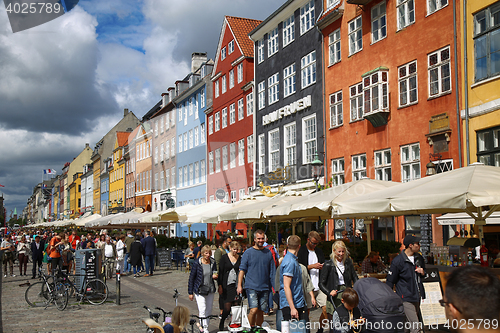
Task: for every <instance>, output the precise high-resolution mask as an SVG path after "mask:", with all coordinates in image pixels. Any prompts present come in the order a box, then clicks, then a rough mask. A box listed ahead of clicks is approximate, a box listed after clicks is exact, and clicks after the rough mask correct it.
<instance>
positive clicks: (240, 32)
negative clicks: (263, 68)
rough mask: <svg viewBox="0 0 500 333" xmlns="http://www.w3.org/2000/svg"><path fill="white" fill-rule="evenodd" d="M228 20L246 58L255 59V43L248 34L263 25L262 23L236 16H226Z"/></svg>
mask: <svg viewBox="0 0 500 333" xmlns="http://www.w3.org/2000/svg"><path fill="white" fill-rule="evenodd" d="M226 19H227V22H228V23H229V26H230V27H231V30H232V31H233V34H234V37H235V38H236V41H237V42H238V44H239V45H240V47H241V51H242V52H243V55H244V56H245V57H253V42H252V40H251V39H250V37H249V36H248V34H249V33H250V31H252V30H253V29H255V28H256V27H257V26H258V25H259V24H261V23H262V21H260V20H253V19H247V18H241V17H234V16H226Z"/></svg>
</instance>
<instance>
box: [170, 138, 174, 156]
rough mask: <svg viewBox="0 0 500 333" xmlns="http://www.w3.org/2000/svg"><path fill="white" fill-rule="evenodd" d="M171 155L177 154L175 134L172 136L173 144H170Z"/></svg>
mask: <svg viewBox="0 0 500 333" xmlns="http://www.w3.org/2000/svg"><path fill="white" fill-rule="evenodd" d="M170 155H171V156H172V157H174V156H175V136H174V137H173V138H172V145H171V146H170Z"/></svg>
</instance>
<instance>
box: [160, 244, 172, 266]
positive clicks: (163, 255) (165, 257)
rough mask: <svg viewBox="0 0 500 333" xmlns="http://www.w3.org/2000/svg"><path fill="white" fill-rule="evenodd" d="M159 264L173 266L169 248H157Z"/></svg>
mask: <svg viewBox="0 0 500 333" xmlns="http://www.w3.org/2000/svg"><path fill="white" fill-rule="evenodd" d="M157 255H158V264H159V266H160V267H172V255H171V253H170V250H169V249H167V248H164V247H163V248H160V249H158V250H157Z"/></svg>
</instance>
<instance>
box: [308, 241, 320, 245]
mask: <svg viewBox="0 0 500 333" xmlns="http://www.w3.org/2000/svg"><path fill="white" fill-rule="evenodd" d="M309 243H311V244H312V245H314V246H316V245H318V244H319V242H313V241H312V240H309Z"/></svg>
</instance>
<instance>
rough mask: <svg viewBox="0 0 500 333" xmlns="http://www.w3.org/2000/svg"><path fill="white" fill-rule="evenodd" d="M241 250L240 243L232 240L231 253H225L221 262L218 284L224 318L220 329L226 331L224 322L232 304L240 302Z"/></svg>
mask: <svg viewBox="0 0 500 333" xmlns="http://www.w3.org/2000/svg"><path fill="white" fill-rule="evenodd" d="M240 251H241V245H240V243H238V242H236V241H232V242H231V243H230V244H229V253H228V254H225V255H223V256H222V257H221V259H220V262H219V277H218V279H217V284H218V285H219V295H220V296H219V297H221V298H222V300H223V302H224V309H223V311H222V318H221V320H220V323H219V331H225V329H224V322H225V320H226V318H227V316H228V315H229V313H230V312H231V306H233V305H238V303H239V301H238V300H237V297H236V296H237V295H236V283H237V281H238V273H239V271H240V263H241V256H240V255H239V252H240Z"/></svg>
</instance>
